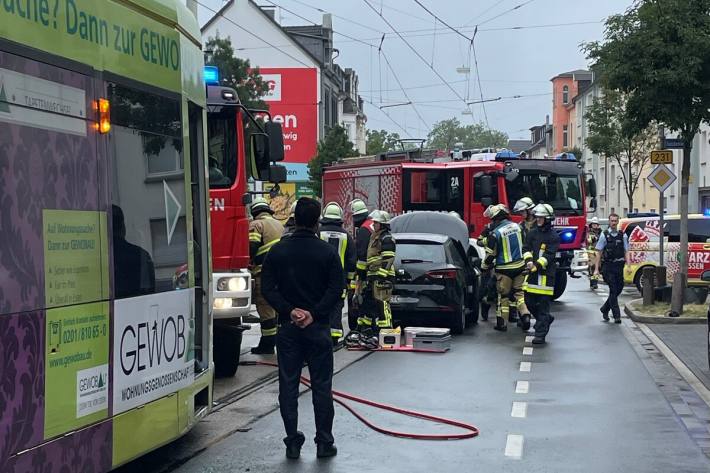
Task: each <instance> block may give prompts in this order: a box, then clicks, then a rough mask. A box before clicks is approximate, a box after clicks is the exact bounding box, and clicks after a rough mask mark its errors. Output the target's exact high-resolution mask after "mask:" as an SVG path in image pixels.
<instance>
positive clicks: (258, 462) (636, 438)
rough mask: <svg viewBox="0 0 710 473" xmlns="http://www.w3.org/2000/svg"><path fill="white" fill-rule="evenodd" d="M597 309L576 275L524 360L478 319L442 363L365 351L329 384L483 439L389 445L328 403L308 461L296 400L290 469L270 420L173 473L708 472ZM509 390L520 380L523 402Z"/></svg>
mask: <svg viewBox="0 0 710 473" xmlns="http://www.w3.org/2000/svg"><path fill="white" fill-rule="evenodd" d="M604 290H605V289H604V288H602V289H601V291H604ZM629 294H630V292H629ZM627 297H628V296H627ZM602 301H603V299H602V297H600V296H599V295H597V294H593V293H591V292H590V291H589V290H588V289H587V288H586V282H585V280H579V281H571V282H570V286H569V287H568V290H567V292H566V294H565V295H564V296H563V297H562V299H561V301H560V302H558V303H555V304H554V305H553V314H554V315H555V317H556V320H555V322H554V324H553V325H552V328H551V331H550V335H549V336H548V342H549V343H548V345H547V346H545V347H541V348H538V347H534V348H533V350H532V354H523V350H524V348H525V347H530V346H531V345H530V344H529V343H526V340H525V338H526V337H525V334H523V333H522V332H521V331H520V329H512V330H509V332H508V333H505V334H500V333H498V332H495V331H493V330H492V322H488V323H480V324H479V326H477V327H475V328H471V329H469V330H468V331H467V333H466V334H465V335H462V336H459V337H456V338H455V340H454V342H453V348H452V350H451V352H449V353H447V354H443V355H438V354H437V355H432V354H408V353H374V354H372V355H370V356H368V357H366V358H364V359H362V360H361V361H359V362H357V363H355V364H353V365H352V366H350V367H349V368H347V369H346V370H344V371H343V372H342V373H340V374H339V375H337V376H336V378H335V388H336V389H339V390H343V391H348V392H351V393H354V394H357V395H361V396H364V397H368V398H370V399H374V400H378V401H382V402H386V403H391V404H396V405H398V406H401V407H405V408H408V409H414V410H420V411H425V412H428V413H431V414H434V415H439V416H444V417H450V418H454V419H459V420H461V421H464V422H469V423H473V424H475V425H476V426H478V427H479V428H480V430H481V434H480V436H479V437H477V438H474V439H469V440H463V441H448V442H431V441H414V440H405V439H398V438H392V437H386V436H383V435H381V434H378V433H375V432H373V431H371V430H369V429H368V428H367V427H365V426H364V425H363V424H361V423H360V422H359V421H357V420H356V419H355V418H354V417H352V416H351V415H350V414H349V413H348V412H347V411H345V409H343V408H341V407H340V406H337V405H336V419H335V429H334V433H335V436H336V442H337V445H338V448H339V450H340V453H339V454H338V456H337V457H335V458H332V459H329V460H317V459H316V458H315V446H314V444H313V443H312V442H311V440H310V439H312V437H313V435H314V427H313V416H312V409H311V404H310V396H309V395H308V394H304V395H303V396H302V397H301V398H300V404H301V409H300V412H301V430H303V431H304V432H305V433H306V437H307V438H308V439H309V440H308V441H307V442H306V444H305V445H304V448H303V451H302V457H301V459H300V460H297V461H289V460H286V458H285V456H284V448H283V444H282V442H281V438H282V436H283V428H282V424H281V419H280V416H279V413H278V411H275V412H272V413H270V414H268V415H266V416H265V417H263V418H261V419H260V420H258V421H256V422H255V423H254V424H253V425H252V426H251V428H250V430H248V431H247V432H237V433H235V434H233V435H231V436H229V437H227V438H225V439H224V440H222V441H220V442H218V443H216V444H215V445H213V446H211V447H210V448H208V449H207V450H205V451H203V452H202V453H201V454H200V455H198V456H196V457H195V458H193V459H192V460H190V461H189V462H187V463H185V464H184V465H183V466H182V467H180V468H178V469H177V470H176V471H179V472H180V473H193V472H194V473H196V472H286V471H288V472H291V471H294V472H298V471H304V472H305V471H309V472H310V471H314V472H316V471H317V472H321V471H322V472H330V471H332V472H339V473H340V472H343V473H345V472H362V471H377V472H379V471H382V472H399V471H402V472H405V471H406V472H408V473H412V472H464V471H466V472H468V471H483V472H488V471H491V472H492V471H496V472H498V471H505V472H507V471H511V472H512V471H525V472H616V471H619V472H708V471H710V460H708V458H707V457H706V456H705V455H704V454H703V452H702V451H701V449H700V448H699V447H698V444H697V443H695V442H694V441H693V439H692V438H691V436H690V435H689V432H688V429H687V427H686V426H685V425H684V424H683V423H682V422H681V421H680V419H679V417H678V415H677V414H676V412H675V411H674V410H673V409H672V408H671V406H670V404H669V402H668V400H667V399H666V397H664V394H663V392H662V391H661V389H659V386H661V384H659V382H658V380H657V379H654V377H653V376H652V373H651V372H649V371H648V370H647V368H646V367H645V365H644V362H643V355H644V351H643V349H641V348H640V347H641V345H637V346H634V343H637V342H634V337H633V336H632V335H630V334H631V333H632V331H633V324H632V323H631V322H630V321H629V320H628V319H626V318H625V319H624V323H623V324H622V325H615V324H605V323H602V322H601V317H600V314H599V311H598V307H599V305H601V302H602ZM511 328H512V327H511ZM526 352H527V353H529V350H526ZM521 362H530V365H529V367H530V371H529V372H528V371H521ZM525 368H526V367H525V365H523V366H522V369H525ZM519 381H527V382H528V389H527V391H528V392H527V393H525V392H524V391H525V383H518V382H519ZM516 390H517V391H519V392H517V393H516ZM269 395H271V396H273V395H274V393H273V392H272V393H269ZM358 408H359V407H358ZM361 410H362V412H364V413H366V414H367V415H368V417H369V418H370V419H371V420H373V421H375V422H376V423H377V424H381V425H386V426H388V427H392V428H395V429H399V430H409V431H413V432H431V431H434V432H444V431H449V430H450V429H447V428H443V427H441V426H436V425H432V424H426V423H422V421H420V420H417V419H411V418H402V417H398V416H394V415H391V414H383V413H381V412H379V411H374V410H372V409H371V408H363V409H361Z"/></svg>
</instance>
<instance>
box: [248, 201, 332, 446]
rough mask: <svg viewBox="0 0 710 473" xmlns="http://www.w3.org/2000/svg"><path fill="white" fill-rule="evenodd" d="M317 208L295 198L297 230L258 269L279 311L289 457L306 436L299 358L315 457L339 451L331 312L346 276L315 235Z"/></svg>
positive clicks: (281, 391)
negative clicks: (307, 381) (305, 372)
mask: <svg viewBox="0 0 710 473" xmlns="http://www.w3.org/2000/svg"><path fill="white" fill-rule="evenodd" d="M320 211H321V208H320V204H319V203H318V201H316V200H314V199H310V198H307V197H302V198H300V199H299V200H298V203H297V204H296V209H295V221H296V230H295V231H294V233H293V234H291V236H290V237H289V238H285V239H283V240H281V241H280V242H279V243H277V244H275V245H274V246H273V247H272V248H271V251H269V254H268V256H267V257H266V261H264V264H263V266H262V272H261V284H262V294H263V296H264V298H265V299H266V300H267V302H268V303H269V304H270V305H271V306H272V307H273V308H274V309H275V310H276V313H277V314H278V323H279V330H278V335H277V338H276V352H277V357H278V363H279V405H280V409H281V417H282V419H283V422H284V427H285V428H286V438H284V443H285V444H286V456H287V457H288V458H294V459H295V458H298V457H299V456H300V453H301V446H302V445H303V442H304V441H305V436H304V435H303V433H302V432H300V431H298V383H299V378H300V376H301V370H302V368H303V362H304V361H305V362H307V363H308V369H309V371H310V374H311V390H312V396H313V410H314V413H315V421H316V437H315V442H316V444H317V446H318V449H317V455H318V458H323V457H331V456H334V455H336V454H337V453H338V450H337V449H336V448H335V444H334V439H333V434H332V429H333V416H334V414H335V411H334V409H333V394H332V384H333V346H332V342H331V339H330V313H331V312H332V310H333V307H334V306H335V305H336V304H338V303H339V301H340V298H341V297H342V294H343V290H344V289H345V276H344V274H343V266H342V264H341V263H340V257H339V256H338V253H337V252H336V251H335V249H334V248H333V246H331V245H329V244H328V243H326V242H324V241H323V240H321V239H320V238H319V237H318V236H317V235H316V232H317V231H318V218H319V217H320Z"/></svg>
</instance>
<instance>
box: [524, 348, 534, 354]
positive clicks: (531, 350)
mask: <svg viewBox="0 0 710 473" xmlns="http://www.w3.org/2000/svg"><path fill="white" fill-rule="evenodd" d="M532 354H533V348H532V347H523V355H532Z"/></svg>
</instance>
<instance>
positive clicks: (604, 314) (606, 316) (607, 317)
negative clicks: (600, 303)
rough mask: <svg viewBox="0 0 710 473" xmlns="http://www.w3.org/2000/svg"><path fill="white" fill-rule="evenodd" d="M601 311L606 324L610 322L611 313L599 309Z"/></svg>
mask: <svg viewBox="0 0 710 473" xmlns="http://www.w3.org/2000/svg"><path fill="white" fill-rule="evenodd" d="M599 311H600V312H601V313H602V318H603V319H604V322H609V312H604V311H603V310H601V309H599Z"/></svg>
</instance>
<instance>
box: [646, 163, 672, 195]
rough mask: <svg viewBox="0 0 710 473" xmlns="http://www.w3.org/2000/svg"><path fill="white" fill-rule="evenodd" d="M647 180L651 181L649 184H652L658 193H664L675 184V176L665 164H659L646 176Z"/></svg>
mask: <svg viewBox="0 0 710 473" xmlns="http://www.w3.org/2000/svg"><path fill="white" fill-rule="evenodd" d="M648 180H649V181H651V184H653V185H654V186H655V187H656V189H658V190H659V191H660V192H664V191H665V190H666V189H668V188H669V187H670V186H671V184H673V183H674V182H675V180H676V175H675V174H673V171H672V170H671V169H670V168H669V167H668V166H666V165H665V164H659V165H658V166H656V168H655V169H654V170H653V171H651V174H649V175H648Z"/></svg>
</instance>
